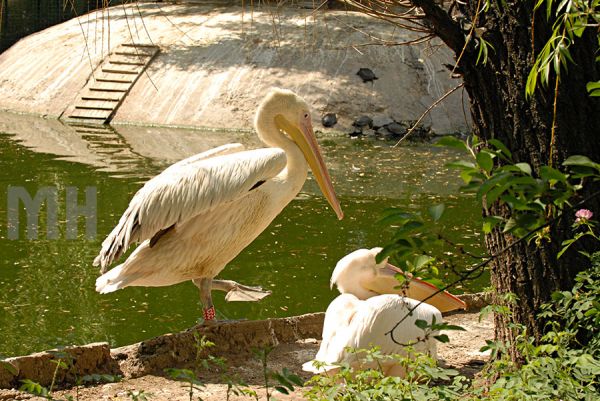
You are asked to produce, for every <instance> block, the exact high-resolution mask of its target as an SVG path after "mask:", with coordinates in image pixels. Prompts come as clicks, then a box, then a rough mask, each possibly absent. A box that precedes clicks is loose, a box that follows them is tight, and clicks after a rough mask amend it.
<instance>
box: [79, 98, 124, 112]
mask: <svg viewBox="0 0 600 401" xmlns="http://www.w3.org/2000/svg"><path fill="white" fill-rule="evenodd" d="M115 106H116V101H110V100H82V101H81V102H79V103H77V105H76V106H75V108H77V109H102V110H113V109H114V108H115Z"/></svg>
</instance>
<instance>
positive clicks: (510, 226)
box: [502, 217, 517, 233]
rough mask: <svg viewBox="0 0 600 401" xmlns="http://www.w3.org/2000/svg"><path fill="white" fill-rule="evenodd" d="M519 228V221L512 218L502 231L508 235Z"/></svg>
mask: <svg viewBox="0 0 600 401" xmlns="http://www.w3.org/2000/svg"><path fill="white" fill-rule="evenodd" d="M516 226H517V221H516V220H515V219H514V217H511V218H510V219H508V220H507V221H506V224H504V229H503V230H502V232H503V233H507V232H509V231H511V230H512V229H513V228H515V227H516Z"/></svg>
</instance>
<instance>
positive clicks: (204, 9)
mask: <svg viewBox="0 0 600 401" xmlns="http://www.w3.org/2000/svg"><path fill="white" fill-rule="evenodd" d="M415 38H416V34H415V33H410V32H407V31H402V30H400V29H398V28H394V27H393V26H392V25H390V24H388V23H385V22H382V21H378V20H375V19H373V18H370V17H366V16H363V15H361V14H358V13H354V12H346V11H340V10H319V11H314V10H312V9H305V8H301V7H297V6H286V7H282V8H273V7H266V6H263V7H259V6H255V7H254V9H253V10H252V9H250V8H245V9H243V8H241V7H240V6H239V5H232V3H223V2H213V3H206V2H202V3H201V4H194V3H182V4H163V3H141V4H139V5H138V4H135V5H129V6H125V7H121V6H117V7H113V8H109V9H107V10H105V11H104V12H102V11H97V12H93V13H90V14H88V15H83V16H81V17H79V18H77V19H73V20H70V21H67V22H65V23H63V24H60V25H57V26H54V27H51V28H48V29H46V30H44V31H41V32H39V33H36V34H33V35H30V36H28V37H26V38H24V39H22V40H20V41H19V42H18V43H17V44H15V45H14V46H12V47H11V48H10V49H9V50H7V51H5V52H4V53H2V54H0V109H5V110H11V111H17V112H25V113H34V114H39V115H47V116H50V117H58V116H61V114H62V113H64V111H65V110H67V109H68V107H69V106H71V105H72V104H73V102H74V101H75V99H76V97H77V94H78V93H79V91H80V90H81V89H82V88H83V87H84V86H85V84H86V82H87V81H88V80H89V79H90V76H91V73H92V71H93V70H94V69H95V68H96V67H97V66H98V65H99V64H100V63H101V62H102V60H103V59H104V58H105V57H106V56H107V55H108V54H109V52H110V51H111V49H115V48H116V47H117V46H118V45H120V44H122V43H126V42H136V43H154V44H156V45H158V46H159V48H160V51H159V53H158V55H157V56H156V57H155V58H154V59H153V61H152V62H151V63H150V64H149V65H148V68H147V70H146V71H147V73H145V74H144V75H142V76H141V77H140V78H139V79H138V81H137V82H136V83H135V85H134V86H133V88H132V89H131V91H130V93H129V94H128V95H127V96H126V97H125V100H124V102H123V103H122V105H121V106H120V108H119V109H118V110H117V111H116V114H115V116H114V119H113V122H114V123H141V124H160V125H184V126H201V127H220V128H241V129H247V128H252V120H253V115H254V112H255V109H256V105H257V103H258V102H259V101H260V99H261V98H262V97H263V96H264V94H265V93H266V92H267V90H268V89H269V88H270V87H273V86H279V87H286V88H289V89H292V90H294V91H296V92H297V93H299V94H300V95H302V96H303V97H304V98H305V99H306V100H307V101H308V102H309V103H310V104H311V105H312V107H313V110H314V118H315V120H316V119H317V118H318V117H320V116H321V115H323V114H324V113H326V112H334V113H337V114H338V119H339V123H338V125H337V126H336V127H335V129H337V130H341V131H345V130H349V129H350V126H351V123H352V121H353V120H354V119H355V118H357V117H359V116H361V115H364V114H366V115H371V116H373V115H385V116H389V117H391V118H393V119H394V120H414V119H416V118H417V117H418V116H419V115H420V114H421V113H422V112H423V111H424V110H426V109H427V107H429V106H430V105H431V104H432V103H433V102H434V101H435V100H436V99H438V98H439V97H440V96H442V95H443V94H444V93H445V92H446V91H447V90H449V89H450V88H453V87H455V86H456V85H457V84H458V83H459V81H458V80H456V79H452V78H450V73H449V72H448V70H447V69H446V68H445V67H444V66H443V65H444V64H445V63H452V57H451V53H450V52H449V51H448V50H447V49H446V48H445V47H444V46H443V45H442V44H440V43H436V42H431V43H429V44H421V45H416V46H393V45H390V46H379V45H375V44H376V43H379V42H381V40H382V41H385V42H386V43H388V44H393V43H397V42H403V41H408V40H413V39H415ZM380 39H381V40H380ZM363 67H366V68H370V69H372V70H373V71H374V72H375V74H376V75H377V76H378V78H379V79H378V80H376V81H374V82H367V83H364V82H363V81H362V80H361V78H360V77H359V76H357V75H356V73H357V71H358V70H359V69H360V68H363ZM467 114H468V113H467ZM464 115H465V113H464V105H463V97H462V94H461V91H457V92H455V93H454V94H452V95H451V96H450V97H448V98H447V100H446V101H445V102H444V103H443V104H441V105H439V106H438V107H436V108H435V109H434V110H433V111H432V113H431V114H430V115H429V116H428V117H427V118H426V119H425V120H424V123H425V124H426V125H431V126H432V128H433V130H435V131H436V132H437V133H452V132H457V131H460V132H466V131H468V127H469V123H468V122H467V121H465V117H464ZM318 126H320V124H318Z"/></svg>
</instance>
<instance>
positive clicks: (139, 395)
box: [127, 390, 152, 401]
mask: <svg viewBox="0 0 600 401" xmlns="http://www.w3.org/2000/svg"><path fill="white" fill-rule="evenodd" d="M127 396H128V397H129V398H131V400H132V401H148V400H150V398H151V397H152V395H151V394H150V393H146V392H145V391H144V390H127Z"/></svg>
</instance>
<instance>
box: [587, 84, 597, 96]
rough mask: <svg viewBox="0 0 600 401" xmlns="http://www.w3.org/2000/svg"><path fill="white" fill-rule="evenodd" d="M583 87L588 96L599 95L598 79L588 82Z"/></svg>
mask: <svg viewBox="0 0 600 401" xmlns="http://www.w3.org/2000/svg"><path fill="white" fill-rule="evenodd" d="M585 88H586V89H587V91H588V93H589V94H590V96H600V81H596V82H588V83H587V85H586V86H585Z"/></svg>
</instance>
